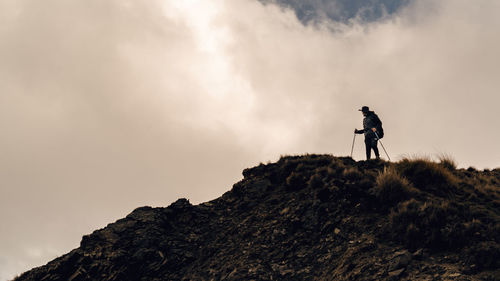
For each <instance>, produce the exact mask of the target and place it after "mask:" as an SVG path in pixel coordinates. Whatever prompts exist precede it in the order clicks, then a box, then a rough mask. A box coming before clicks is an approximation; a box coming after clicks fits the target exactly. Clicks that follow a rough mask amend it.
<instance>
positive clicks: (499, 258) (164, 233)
mask: <svg viewBox="0 0 500 281" xmlns="http://www.w3.org/2000/svg"><path fill="white" fill-rule="evenodd" d="M243 175H244V179H243V180H242V181H240V182H238V183H236V184H235V185H234V187H233V188H232V190H231V191H228V192H226V193H225V194H224V195H223V196H221V197H220V198H218V199H216V200H213V201H210V202H206V203H203V204H200V205H196V206H193V205H191V204H190V203H189V201H188V200H186V199H179V200H178V201H176V202H174V203H173V204H171V205H170V206H169V207H167V208H151V207H141V208H138V209H136V210H134V211H133V212H132V213H131V214H129V215H128V216H127V217H126V218H124V219H120V220H118V221H117V222H115V223H112V224H109V225H108V226H107V227H105V228H103V229H100V230H97V231H95V232H94V233H92V234H90V235H87V236H84V237H83V239H82V241H81V245H80V247H79V248H77V249H75V250H73V251H71V252H70V253H68V254H66V255H64V256H62V257H59V258H57V259H55V260H53V261H51V262H50V263H48V264H47V265H45V266H42V267H39V268H35V269H33V270H31V271H29V272H26V273H24V274H22V275H21V276H19V277H18V278H17V279H15V280H16V281H23V280H67V281H77V280H500V170H499V169H496V170H492V171H488V170H486V171H477V170H475V169H473V168H469V169H467V170H464V169H461V170H457V169H455V167H454V164H453V162H451V161H449V160H447V159H443V160H442V161H441V162H440V163H435V162H432V161H429V160H425V159H413V160H411V159H404V160H402V161H400V162H398V163H388V162H384V161H361V162H355V161H353V160H352V159H351V158H336V157H332V156H329V155H306V156H300V157H299V156H297V157H283V158H281V159H280V160H279V161H278V162H277V163H272V164H267V165H264V164H261V165H259V166H257V167H254V168H251V169H246V170H245V171H243Z"/></svg>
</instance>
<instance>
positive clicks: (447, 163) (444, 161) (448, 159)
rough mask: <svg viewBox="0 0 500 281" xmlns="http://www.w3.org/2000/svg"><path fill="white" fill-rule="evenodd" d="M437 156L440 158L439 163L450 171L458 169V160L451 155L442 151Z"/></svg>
mask: <svg viewBox="0 0 500 281" xmlns="http://www.w3.org/2000/svg"><path fill="white" fill-rule="evenodd" d="M437 158H438V160H439V164H441V165H442V166H443V167H445V168H446V169H448V170H450V171H455V170H456V169H457V162H456V161H455V159H454V158H453V157H452V156H451V155H449V154H446V153H442V154H439V155H438V156H437Z"/></svg>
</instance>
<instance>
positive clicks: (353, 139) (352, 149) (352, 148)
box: [351, 133, 356, 158]
mask: <svg viewBox="0 0 500 281" xmlns="http://www.w3.org/2000/svg"><path fill="white" fill-rule="evenodd" d="M355 140H356V133H354V138H352V147H351V158H352V152H353V151H354V141H355Z"/></svg>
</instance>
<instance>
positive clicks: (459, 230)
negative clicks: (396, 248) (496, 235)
mask: <svg viewBox="0 0 500 281" xmlns="http://www.w3.org/2000/svg"><path fill="white" fill-rule="evenodd" d="M463 214H464V209H463V207H462V206H459V205H457V204H454V203H450V202H448V201H440V202H437V201H433V202H429V201H427V202H422V201H417V200H415V199H410V200H408V201H405V202H402V203H400V204H399V205H398V207H397V208H396V209H395V210H393V211H392V212H391V214H390V216H389V219H390V230H389V231H390V234H391V236H392V238H393V239H396V240H399V241H400V242H402V243H404V244H405V245H406V246H407V247H409V248H412V249H415V248H421V247H427V248H429V249H432V250H442V249H449V248H453V247H460V246H463V245H464V244H465V243H468V242H470V240H469V239H468V237H469V236H470V235H471V233H470V231H471V230H472V229H474V227H476V226H477V225H476V224H473V223H471V224H470V225H469V228H467V227H466V225H465V224H464V223H463V222H462V220H463V216H464V215H463Z"/></svg>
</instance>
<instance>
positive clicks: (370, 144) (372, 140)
mask: <svg viewBox="0 0 500 281" xmlns="http://www.w3.org/2000/svg"><path fill="white" fill-rule="evenodd" d="M377 141H378V139H377V138H376V137H369V136H365V145H366V160H370V157H371V155H372V149H373V151H374V152H375V157H376V158H377V159H378V158H380V155H379V153H378V147H377Z"/></svg>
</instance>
